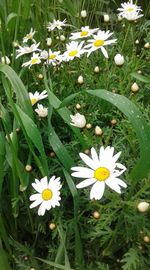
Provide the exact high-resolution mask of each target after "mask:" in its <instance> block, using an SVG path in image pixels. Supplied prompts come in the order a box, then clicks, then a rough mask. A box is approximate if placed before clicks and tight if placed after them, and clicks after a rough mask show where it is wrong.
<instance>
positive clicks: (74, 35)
mask: <svg viewBox="0 0 150 270" xmlns="http://www.w3.org/2000/svg"><path fill="white" fill-rule="evenodd" d="M98 30H99V28H95V29H90V28H89V26H85V27H81V31H80V32H77V33H71V35H72V36H71V37H70V39H72V40H76V39H80V38H86V37H89V36H91V35H92V34H94V33H95V32H97V31H98Z"/></svg>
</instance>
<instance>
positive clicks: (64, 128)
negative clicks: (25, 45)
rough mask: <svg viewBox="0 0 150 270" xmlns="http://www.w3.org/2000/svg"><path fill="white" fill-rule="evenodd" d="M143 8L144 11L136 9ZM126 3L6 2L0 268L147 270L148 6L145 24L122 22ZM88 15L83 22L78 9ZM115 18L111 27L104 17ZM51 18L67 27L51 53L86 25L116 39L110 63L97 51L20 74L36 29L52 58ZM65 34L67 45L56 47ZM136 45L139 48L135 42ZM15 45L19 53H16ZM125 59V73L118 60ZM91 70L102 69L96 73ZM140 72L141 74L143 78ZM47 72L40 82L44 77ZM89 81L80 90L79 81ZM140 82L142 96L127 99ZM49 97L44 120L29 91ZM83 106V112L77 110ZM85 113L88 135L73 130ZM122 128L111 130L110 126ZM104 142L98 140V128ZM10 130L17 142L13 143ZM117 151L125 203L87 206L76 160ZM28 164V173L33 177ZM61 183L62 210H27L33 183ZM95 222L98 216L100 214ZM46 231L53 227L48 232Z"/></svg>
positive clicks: (0, 52)
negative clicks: (141, 207) (74, 171)
mask: <svg viewBox="0 0 150 270" xmlns="http://www.w3.org/2000/svg"><path fill="white" fill-rule="evenodd" d="M138 4H140V5H141V3H138ZM119 6H120V1H108V0H107V1H97V0H94V1H90V0H89V1H84V0H83V1H82V0H76V1H70V0H63V1H56V0H53V1H52V0H49V1H44V0H43V1H42V0H41V1H36V0H32V1H31V0H28V1H16V0H13V1H12V0H9V1H1V3H0V18H1V26H0V27H1V32H0V35H1V43H0V56H1V57H2V56H8V57H9V58H10V60H11V63H10V66H8V65H5V64H3V63H0V73H1V75H0V76H1V82H0V84H1V93H0V250H1V252H0V254H1V255H0V266H1V269H2V270H7V269H8V270H10V269H11V270H31V269H32V270H33V269H36V270H38V269H41V268H42V269H44V270H50V269H55V270H56V269H65V270H69V269H70V270H71V269H76V270H78V269H79V270H82V269H83V270H84V269H86V270H98V269H100V270H119V269H123V270H142V269H144V270H148V269H149V267H150V258H149V243H148V242H146V241H145V240H144V239H145V238H144V237H145V236H148V237H150V225H149V210H148V211H147V212H145V213H140V212H139V211H138V210H137V205H138V203H139V202H140V201H146V202H150V200H149V194H150V190H149V183H150V182H149V181H150V180H149V175H150V164H149V149H150V125H149V120H150V106H149V88H150V80H149V70H150V69H149V67H150V65H149V57H150V53H149V49H148V48H145V47H144V44H145V43H147V42H150V35H149V31H148V29H149V19H148V18H149V10H150V4H149V3H147V1H142V8H143V13H144V17H143V18H141V19H139V20H137V22H136V23H129V22H128V21H127V20H122V21H118V19H117V11H116V10H117V8H118V7H119ZM84 9H85V10H86V11H87V17H86V18H81V16H80V12H81V10H84ZM105 13H108V14H109V15H110V22H108V23H105V22H104V21H103V15H104V14H105ZM54 18H56V19H59V20H63V19H65V18H66V19H67V23H68V26H67V27H65V28H63V30H62V31H60V30H58V31H53V32H52V34H51V37H52V40H53V43H52V48H53V49H55V50H61V51H64V50H65V44H66V43H68V42H69V36H70V33H71V32H74V31H76V30H77V29H80V27H81V26H86V25H89V26H90V27H91V28H96V27H100V28H101V29H103V30H108V29H109V30H110V31H111V32H113V33H114V34H113V38H116V39H117V43H116V44H114V45H113V44H112V46H108V47H107V50H108V54H109V59H105V58H104V57H103V55H102V53H101V52H100V51H96V52H93V53H92V54H91V55H90V56H89V57H88V58H87V56H86V55H83V56H82V57H81V58H75V59H74V60H73V61H69V62H67V63H64V64H63V65H62V66H56V67H55V66H54V67H53V66H52V65H50V66H46V65H42V64H39V65H34V66H32V67H31V68H30V69H28V68H22V64H23V62H26V61H28V60H29V59H30V58H29V56H28V55H26V56H23V57H20V58H18V59H16V49H17V47H16V45H15V43H19V44H21V46H22V43H21V41H22V38H23V37H24V36H25V35H26V34H27V33H29V31H30V29H31V27H32V28H33V29H35V30H36V33H35V39H36V41H37V42H40V48H42V49H46V50H47V45H46V38H47V37H49V36H50V33H49V32H48V31H47V29H46V26H47V23H48V22H49V21H52V20H53V19H54ZM61 34H63V35H65V38H66V40H65V41H61V40H60V38H59V39H58V38H57V37H59V36H60V35H61ZM136 40H139V43H138V44H136ZM14 45H15V46H14ZM117 53H121V54H122V55H124V57H125V63H124V65H123V66H121V67H118V66H116V65H115V63H114V56H115V55H116V54H117ZM95 66H99V68H100V71H99V72H98V73H96V72H94V69H95ZM140 73H141V74H140ZM39 74H42V76H39ZM79 76H83V80H84V82H83V84H79V83H78V77H79ZM134 82H136V83H137V84H138V86H139V91H137V92H136V93H134V92H132V91H131V86H132V84H133V83H134ZM44 89H46V90H47V93H48V98H47V99H43V100H42V101H41V103H42V104H43V105H44V106H45V107H48V116H47V117H46V118H40V119H39V117H38V115H37V114H36V113H35V111H34V110H35V108H36V105H35V106H34V107H32V105H31V102H30V99H29V95H28V93H29V92H32V93H34V92H35V91H39V92H42V91H43V90H44ZM77 103H78V104H80V105H81V108H80V109H79V110H77V108H76V104H77ZM76 112H80V113H81V114H84V115H85V117H86V120H87V123H90V124H91V128H89V129H88V128H86V127H85V128H83V129H79V128H76V127H73V126H71V125H70V122H71V119H70V115H71V114H75V113H76ZM113 119H115V120H116V124H115V125H113V124H112V120H113ZM96 126H100V127H101V129H102V131H103V134H102V136H97V135H96V134H95V127H96ZM11 132H13V137H11ZM102 145H104V146H105V147H106V146H107V145H110V146H114V148H115V152H119V151H122V154H121V157H120V161H121V163H122V164H124V165H125V166H126V167H127V172H126V173H125V174H124V180H125V182H126V183H127V185H128V188H127V189H126V190H125V191H124V192H123V193H122V194H121V195H120V194H119V195H118V194H117V193H115V192H113V191H112V190H111V189H109V188H107V189H106V191H105V194H104V196H103V198H102V199H101V200H100V201H98V200H92V201H90V200H89V192H90V191H89V190H90V189H89V188H85V189H77V188H76V184H77V183H78V179H75V178H73V177H71V171H70V168H71V167H72V166H78V165H77V164H79V165H80V164H81V166H82V165H83V162H81V161H80V159H79V153H80V152H86V153H88V150H89V149H90V148H91V147H92V146H93V147H95V149H96V150H97V151H98V150H99V148H100V146H102ZM26 165H31V171H27V169H26ZM45 175H47V176H48V178H50V177H51V176H52V175H57V176H59V177H61V182H62V190H61V197H62V200H61V205H60V207H56V208H54V209H51V210H50V211H46V213H45V215H44V216H43V217H41V216H38V214H37V207H36V208H34V209H30V208H29V205H30V201H29V197H30V196H31V195H32V194H33V188H32V185H31V184H32V183H33V182H34V180H35V178H37V179H41V178H42V177H44V176H45ZM95 211H96V212H98V213H99V217H98V218H95V215H94V213H95ZM50 224H54V225H55V226H54V229H53V230H51V229H50V228H51V226H50Z"/></svg>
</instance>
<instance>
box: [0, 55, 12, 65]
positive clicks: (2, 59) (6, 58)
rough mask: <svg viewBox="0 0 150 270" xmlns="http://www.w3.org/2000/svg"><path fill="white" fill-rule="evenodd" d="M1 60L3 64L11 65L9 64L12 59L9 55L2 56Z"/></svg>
mask: <svg viewBox="0 0 150 270" xmlns="http://www.w3.org/2000/svg"><path fill="white" fill-rule="evenodd" d="M1 62H2V63H3V64H7V65H9V64H10V59H9V58H8V57H7V56H2V58H1Z"/></svg>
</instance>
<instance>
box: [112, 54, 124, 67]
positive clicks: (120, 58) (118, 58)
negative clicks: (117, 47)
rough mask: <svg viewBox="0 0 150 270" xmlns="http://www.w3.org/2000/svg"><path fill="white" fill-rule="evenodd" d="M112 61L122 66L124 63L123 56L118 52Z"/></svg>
mask: <svg viewBox="0 0 150 270" xmlns="http://www.w3.org/2000/svg"><path fill="white" fill-rule="evenodd" d="M114 61H115V64H116V65H117V66H122V65H123V64H124V56H123V55H121V54H119V53H118V54H116V55H115V57H114Z"/></svg>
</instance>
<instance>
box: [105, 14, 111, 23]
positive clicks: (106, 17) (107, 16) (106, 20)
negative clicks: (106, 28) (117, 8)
mask: <svg viewBox="0 0 150 270" xmlns="http://www.w3.org/2000/svg"><path fill="white" fill-rule="evenodd" d="M109 21H110V18H109V15H108V14H104V22H109Z"/></svg>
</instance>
